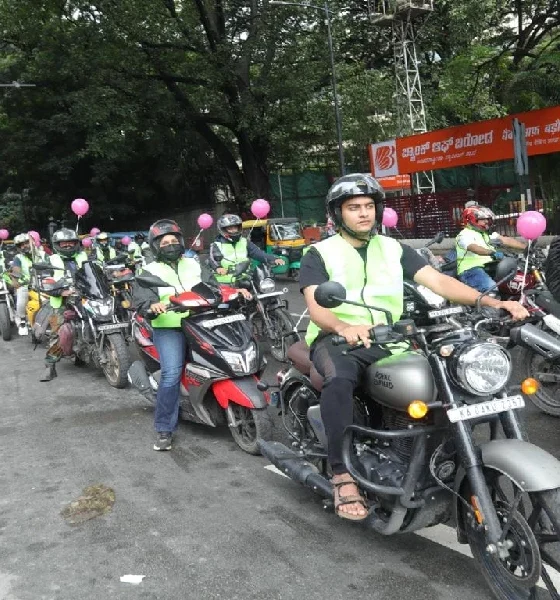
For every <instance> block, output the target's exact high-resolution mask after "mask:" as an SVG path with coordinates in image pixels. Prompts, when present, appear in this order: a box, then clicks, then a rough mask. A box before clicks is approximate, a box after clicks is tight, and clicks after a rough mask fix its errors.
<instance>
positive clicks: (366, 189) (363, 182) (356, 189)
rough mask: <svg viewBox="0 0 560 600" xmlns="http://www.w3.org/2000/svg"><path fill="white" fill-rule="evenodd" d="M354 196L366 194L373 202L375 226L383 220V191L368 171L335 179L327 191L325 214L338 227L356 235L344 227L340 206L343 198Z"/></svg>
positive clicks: (354, 235) (353, 235)
mask: <svg viewBox="0 0 560 600" xmlns="http://www.w3.org/2000/svg"><path fill="white" fill-rule="evenodd" d="M356 196H368V197H370V198H371V199H372V200H373V201H374V202H375V223H374V229H372V232H371V233H372V234H374V230H375V228H376V227H377V226H378V225H380V224H381V223H382V222H383V200H384V198H385V192H384V191H383V188H382V187H381V185H380V183H379V182H378V181H377V179H375V178H374V177H372V176H371V175H369V174H368V173H352V174H351V175H344V177H340V178H339V179H337V180H336V181H335V182H334V183H333V185H332V186H331V188H330V190H329V191H328V192H327V214H328V216H329V217H330V218H331V219H332V220H333V221H334V222H335V224H336V226H337V227H340V228H342V229H344V231H346V233H348V234H350V235H351V236H352V237H356V234H355V233H354V232H353V231H352V230H351V229H349V228H348V227H346V226H345V225H344V223H343V221H342V212H341V210H340V209H341V206H342V203H343V202H344V201H345V200H348V199H349V198H355V197H356Z"/></svg>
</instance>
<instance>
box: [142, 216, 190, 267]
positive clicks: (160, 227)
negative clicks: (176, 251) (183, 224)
mask: <svg viewBox="0 0 560 600" xmlns="http://www.w3.org/2000/svg"><path fill="white" fill-rule="evenodd" d="M169 234H171V235H174V236H176V238H177V239H178V240H179V243H180V244H181V245H182V246H184V245H185V240H184V239H183V232H182V231H181V228H180V227H179V225H177V223H176V222H175V221H172V220H171V219H160V220H159V221H156V222H155V223H153V224H152V226H151V227H150V231H149V233H148V244H149V245H150V249H151V251H152V252H153V253H154V256H155V257H156V258H157V256H158V254H159V243H160V241H161V238H162V237H164V236H166V235H169Z"/></svg>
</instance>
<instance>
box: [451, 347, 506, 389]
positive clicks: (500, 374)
mask: <svg viewBox="0 0 560 600" xmlns="http://www.w3.org/2000/svg"><path fill="white" fill-rule="evenodd" d="M450 372H451V376H452V378H453V379H454V380H455V382H456V383H457V384H458V385H460V386H461V387H462V388H463V389H464V390H465V391H467V392H468V393H469V394H474V395H475V396H489V395H492V394H495V393H496V392H499V391H500V390H501V389H502V388H503V387H504V386H505V385H506V384H507V382H508V381H509V378H510V375H511V359H510V357H509V354H508V353H507V352H506V351H505V350H504V349H503V348H501V347H500V346H498V345H496V344H492V343H490V342H485V343H477V344H471V345H467V346H463V347H460V348H459V349H458V350H457V352H456V353H454V355H453V357H452V359H451V365H450Z"/></svg>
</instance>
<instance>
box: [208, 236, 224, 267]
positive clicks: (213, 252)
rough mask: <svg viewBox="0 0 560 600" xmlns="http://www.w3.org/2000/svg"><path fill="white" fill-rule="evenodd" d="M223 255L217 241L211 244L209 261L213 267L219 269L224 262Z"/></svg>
mask: <svg viewBox="0 0 560 600" xmlns="http://www.w3.org/2000/svg"><path fill="white" fill-rule="evenodd" d="M223 258H224V257H223V255H222V253H221V252H220V249H219V248H218V245H217V244H216V242H212V244H210V252H209V255H208V263H209V265H210V266H211V267H212V268H213V269H217V268H218V267H219V266H220V265H221V264H222V259H223Z"/></svg>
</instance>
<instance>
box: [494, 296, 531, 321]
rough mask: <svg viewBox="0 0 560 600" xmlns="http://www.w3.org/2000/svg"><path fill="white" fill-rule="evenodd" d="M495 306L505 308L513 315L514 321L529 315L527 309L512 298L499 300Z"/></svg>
mask: <svg viewBox="0 0 560 600" xmlns="http://www.w3.org/2000/svg"><path fill="white" fill-rule="evenodd" d="M496 308H503V309H504V310H507V311H508V313H509V314H510V315H511V316H512V317H513V320H514V321H522V320H523V319H527V318H528V317H529V312H528V311H527V309H526V308H525V307H524V306H522V305H521V304H519V302H514V301H512V300H505V301H503V302H500V304H499V306H496Z"/></svg>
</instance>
